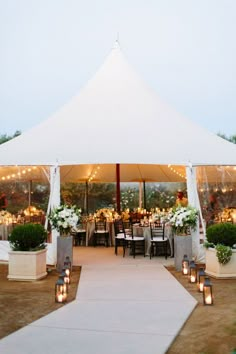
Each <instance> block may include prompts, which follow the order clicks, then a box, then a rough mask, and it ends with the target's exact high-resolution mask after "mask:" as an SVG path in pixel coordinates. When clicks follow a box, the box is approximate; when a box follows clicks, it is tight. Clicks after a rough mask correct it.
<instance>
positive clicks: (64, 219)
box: [49, 204, 81, 272]
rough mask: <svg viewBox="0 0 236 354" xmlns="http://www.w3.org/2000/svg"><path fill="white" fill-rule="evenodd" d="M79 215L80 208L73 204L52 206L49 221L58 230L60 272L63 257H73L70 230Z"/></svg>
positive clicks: (78, 218) (58, 265) (77, 220)
mask: <svg viewBox="0 0 236 354" xmlns="http://www.w3.org/2000/svg"><path fill="white" fill-rule="evenodd" d="M80 217H81V209H79V208H77V207H76V206H75V205H67V204H64V205H59V206H58V207H56V208H54V209H53V210H52V211H51V213H50V215H49V221H50V224H51V226H52V229H55V230H57V231H58V232H59V234H60V236H58V237H57V271H58V272H61V271H62V268H63V266H64V261H65V257H66V256H69V257H70V260H71V262H72V259H73V236H72V235H71V230H72V229H73V228H75V227H76V225H77V224H78V223H79V220H80Z"/></svg>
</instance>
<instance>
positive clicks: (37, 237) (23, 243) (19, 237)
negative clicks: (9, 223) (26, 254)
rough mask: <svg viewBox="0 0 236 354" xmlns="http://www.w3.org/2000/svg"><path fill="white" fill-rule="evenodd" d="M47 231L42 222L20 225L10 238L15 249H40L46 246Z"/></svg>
mask: <svg viewBox="0 0 236 354" xmlns="http://www.w3.org/2000/svg"><path fill="white" fill-rule="evenodd" d="M46 239H47V232H46V230H45V229H44V227H43V226H42V225H40V224H24V225H18V226H16V227H15V228H14V229H13V230H12V233H11V235H9V237H8V240H9V242H10V246H11V248H12V250H13V251H38V250H41V249H44V248H46V245H45V242H46Z"/></svg>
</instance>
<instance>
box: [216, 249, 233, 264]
mask: <svg viewBox="0 0 236 354" xmlns="http://www.w3.org/2000/svg"><path fill="white" fill-rule="evenodd" d="M215 249H216V256H217V258H218V261H219V263H220V264H227V263H228V262H229V261H230V259H231V256H232V250H231V248H230V247H229V246H224V245H220V244H218V245H216V247H215Z"/></svg>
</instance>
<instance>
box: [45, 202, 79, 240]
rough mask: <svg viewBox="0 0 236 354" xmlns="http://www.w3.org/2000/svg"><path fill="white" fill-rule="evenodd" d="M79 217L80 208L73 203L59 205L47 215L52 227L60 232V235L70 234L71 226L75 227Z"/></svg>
mask: <svg viewBox="0 0 236 354" xmlns="http://www.w3.org/2000/svg"><path fill="white" fill-rule="evenodd" d="M80 217H81V209H79V208H77V207H76V206H75V205H66V204H65V205H59V206H58V207H56V208H54V209H53V210H52V212H51V214H50V215H49V221H50V224H51V226H52V228H53V229H56V230H57V231H59V232H60V234H61V235H62V236H66V235H69V234H70V231H71V229H72V228H73V227H76V225H77V224H78V222H79V220H80Z"/></svg>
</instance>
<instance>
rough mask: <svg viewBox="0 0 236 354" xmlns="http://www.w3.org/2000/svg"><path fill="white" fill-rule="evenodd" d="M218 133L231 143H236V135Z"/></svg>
mask: <svg viewBox="0 0 236 354" xmlns="http://www.w3.org/2000/svg"><path fill="white" fill-rule="evenodd" d="M217 135H218V136H220V137H221V138H222V139H225V140H228V141H230V142H231V143H233V144H236V135H231V136H229V137H227V136H226V135H225V134H222V133H218V134H217Z"/></svg>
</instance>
